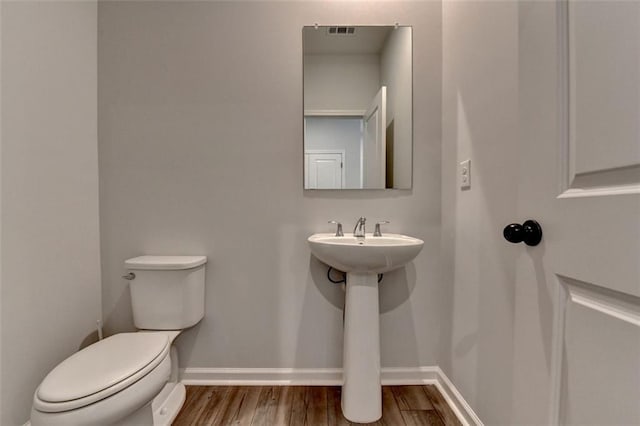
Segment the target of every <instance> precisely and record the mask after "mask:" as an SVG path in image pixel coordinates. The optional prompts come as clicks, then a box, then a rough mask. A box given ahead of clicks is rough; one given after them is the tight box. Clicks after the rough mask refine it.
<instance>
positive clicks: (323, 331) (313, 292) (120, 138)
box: [98, 1, 449, 367]
mask: <svg viewBox="0 0 640 426" xmlns="http://www.w3.org/2000/svg"><path fill="white" fill-rule="evenodd" d="M314 22H318V23H319V24H321V25H322V24H328V23H335V22H348V23H349V24H354V25H358V24H360V25H364V24H366V25H376V24H386V25H392V24H393V23H395V22H400V23H401V24H403V25H404V24H407V25H413V26H414V27H413V28H414V46H416V48H415V50H414V51H415V58H414V72H415V74H414V75H415V76H417V77H416V78H415V80H414V96H415V97H414V108H415V110H414V114H415V116H416V117H420V119H419V120H415V122H414V135H415V140H414V164H415V167H414V186H413V189H412V190H405V191H382V190H380V191H378V190H374V191H363V192H355V191H341V192H337V191H336V192H332V191H322V192H305V191H303V189H302V185H303V164H302V159H303V143H302V131H303V128H302V37H301V28H302V26H303V25H313V23H314ZM440 29H441V6H440V4H439V3H437V2H392V3H389V2H380V3H377V2H347V1H345V2H304V3H299V2H268V3H267V2H252V3H247V2H224V3H219V2H216V3H208V2H177V3H173V2H157V3H156V2H153V3H152V2H103V3H100V4H99V37H98V47H99V70H100V73H99V78H98V80H99V84H98V85H99V107H98V111H99V132H98V133H99V160H100V201H101V203H100V206H101V210H100V219H101V231H102V240H101V242H102V255H103V256H102V266H103V284H104V285H103V309H104V316H105V319H106V322H107V328H108V330H107V331H108V332H109V333H114V332H118V331H122V330H131V329H132V328H133V324H132V320H131V311H130V304H129V303H130V300H129V293H128V288H127V284H126V282H124V281H123V280H122V279H120V275H122V272H123V265H122V262H123V261H124V260H125V259H127V258H129V257H132V256H136V255H139V254H143V253H149V254H169V253H175V254H187V253H191V254H204V255H207V256H208V257H209V264H208V265H207V282H206V291H207V295H206V317H205V319H204V320H203V321H202V323H201V324H199V325H197V326H196V327H194V328H193V329H191V330H188V331H187V332H185V333H184V334H183V335H182V336H181V337H180V338H179V341H178V346H179V348H180V354H181V364H182V367H339V366H341V358H342V356H341V353H342V343H341V342H342V310H341V309H342V305H343V302H344V296H343V292H342V290H341V289H340V287H339V286H336V285H334V284H330V283H329V282H327V280H326V278H325V275H326V268H325V267H324V266H322V265H321V264H319V263H318V262H317V261H316V260H315V259H314V258H312V257H311V255H310V252H309V249H308V247H307V244H306V241H305V240H306V238H307V237H308V236H309V235H310V234H312V233H314V232H327V231H329V230H330V229H331V226H330V225H328V224H327V223H326V222H327V220H329V219H336V220H339V221H342V222H343V223H344V224H345V228H346V229H349V227H352V226H353V224H354V222H355V219H356V218H357V217H358V216H361V215H365V216H367V217H368V218H369V220H370V222H369V223H370V224H371V225H370V226H371V227H372V226H373V223H375V221H377V220H380V219H390V220H391V221H392V224H390V225H388V226H386V229H387V230H388V231H390V232H391V231H393V232H401V233H407V234H411V235H415V236H417V237H419V238H422V239H424V240H425V241H426V244H425V247H424V250H423V251H422V253H421V254H420V255H419V256H418V258H417V259H416V260H415V261H414V262H413V263H412V264H410V265H409V266H408V267H407V268H406V269H402V270H398V271H396V272H393V273H389V274H387V275H386V276H385V280H384V282H383V284H382V285H381V289H380V291H381V302H380V309H381V341H382V365H383V366H417V365H436V364H438V357H439V351H441V350H442V347H443V345H447V344H448V335H447V334H446V328H447V327H446V324H447V323H448V322H449V310H448V307H447V306H446V305H445V304H444V303H443V294H446V292H447V290H446V288H445V287H444V285H443V282H442V280H441V277H440V262H441V255H440V154H441V149H440V147H441V143H440V90H441V85H440V81H441V80H440V75H441V61H440V58H441V50H440V49H441V34H440ZM370 229H372V228H370Z"/></svg>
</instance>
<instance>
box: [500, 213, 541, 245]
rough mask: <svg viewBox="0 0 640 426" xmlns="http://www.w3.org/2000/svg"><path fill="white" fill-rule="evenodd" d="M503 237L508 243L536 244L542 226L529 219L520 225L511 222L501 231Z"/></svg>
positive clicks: (538, 241)
mask: <svg viewBox="0 0 640 426" xmlns="http://www.w3.org/2000/svg"><path fill="white" fill-rule="evenodd" d="M502 235H504V238H505V239H506V240H507V241H509V242H510V243H514V244H517V243H521V242H523V241H524V243H525V244H526V245H528V246H537V245H538V244H539V243H540V240H542V228H541V227H540V224H539V223H538V222H536V221H535V220H532V219H529V220H527V221H525V222H524V223H523V224H522V225H520V224H519V223H512V224H510V225H507V226H505V228H504V230H503V231H502Z"/></svg>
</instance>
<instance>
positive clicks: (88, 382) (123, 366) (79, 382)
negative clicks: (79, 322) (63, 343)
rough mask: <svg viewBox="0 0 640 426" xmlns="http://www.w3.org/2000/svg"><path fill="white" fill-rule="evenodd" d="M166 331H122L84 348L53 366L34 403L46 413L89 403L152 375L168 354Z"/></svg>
mask: <svg viewBox="0 0 640 426" xmlns="http://www.w3.org/2000/svg"><path fill="white" fill-rule="evenodd" d="M170 347H171V339H170V338H169V336H168V335H167V334H165V333H121V334H116V335H114V336H111V337H108V338H106V339H104V340H101V341H100V342H98V343H95V344H93V345H91V346H88V347H86V348H84V349H83V350H81V351H79V352H76V353H75V354H74V355H72V356H71V357H69V358H67V359H66V360H65V361H63V362H62V363H60V364H59V365H58V366H57V367H56V368H54V369H53V370H52V371H51V372H50V373H49V374H48V375H47V377H46V378H45V379H44V381H43V382H42V384H41V385H40V386H39V387H38V389H37V391H36V393H35V395H34V401H33V406H34V408H35V409H36V410H38V411H40V412H45V413H59V412H63V411H70V410H76V409H80V408H82V407H86V406H88V405H90V404H93V403H95V402H97V401H101V400H103V399H105V398H108V397H110V396H113V395H114V394H117V393H119V392H122V391H123V390H124V389H126V388H128V387H130V386H131V385H133V384H135V383H136V382H138V381H140V380H141V379H143V378H145V376H147V375H149V373H150V372H152V371H153V370H154V369H155V368H156V367H158V365H160V364H161V363H162V362H163V361H164V360H165V359H167V358H168V354H169V350H170Z"/></svg>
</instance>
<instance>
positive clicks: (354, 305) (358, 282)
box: [342, 272, 382, 423]
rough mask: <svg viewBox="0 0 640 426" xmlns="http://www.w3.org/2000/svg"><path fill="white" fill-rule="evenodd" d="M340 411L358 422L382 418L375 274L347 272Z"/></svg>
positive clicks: (349, 418)
mask: <svg viewBox="0 0 640 426" xmlns="http://www.w3.org/2000/svg"><path fill="white" fill-rule="evenodd" d="M344 309H345V312H344V353H343V358H342V368H343V378H344V384H343V385H342V412H343V414H344V416H345V417H346V418H347V419H348V420H350V421H352V422H357V423H370V422H375V421H376V420H378V419H380V417H382V387H381V385H380V316H379V306H378V274H376V273H358V272H349V273H347V294H346V301H345V308H344Z"/></svg>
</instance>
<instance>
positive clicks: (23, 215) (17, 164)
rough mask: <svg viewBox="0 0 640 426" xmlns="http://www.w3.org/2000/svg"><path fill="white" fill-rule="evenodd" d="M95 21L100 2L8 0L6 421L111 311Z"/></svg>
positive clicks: (15, 417)
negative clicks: (103, 267)
mask: <svg viewBox="0 0 640 426" xmlns="http://www.w3.org/2000/svg"><path fill="white" fill-rule="evenodd" d="M96 30H97V5H96V2H91V1H86V2H68V3H63V2H56V3H52V2H2V67H1V76H2V79H1V80H2V81H1V86H2V163H1V167H0V169H1V181H2V223H1V226H2V240H1V252H2V276H1V279H2V294H1V296H0V301H1V302H0V304H1V314H2V317H1V326H2V333H1V334H2V352H1V355H2V357H1V371H0V377H2V391H3V392H2V398H1V401H0V412H1V416H0V424H2V425H19V424H23V423H24V422H25V421H26V420H28V418H29V411H30V408H31V401H32V398H33V392H34V391H35V389H36V387H37V385H38V384H39V383H40V381H41V380H42V379H43V378H44V376H45V375H46V374H47V373H48V372H49V371H50V369H51V368H53V367H54V366H55V365H56V364H58V363H59V362H60V361H62V360H63V359H65V358H66V357H68V356H69V355H71V354H72V353H74V352H75V351H76V350H78V348H79V347H80V346H81V345H82V344H83V340H84V339H85V337H87V336H88V335H89V334H91V333H92V332H93V331H94V330H95V327H96V323H95V321H96V320H98V319H100V318H101V304H100V296H101V294H100V253H99V241H98V239H99V236H98V230H99V224H98V159H97V134H96V132H97V111H96V108H97V99H96V88H97V69H96V67H97V53H96V46H97V40H96V38H97V32H96Z"/></svg>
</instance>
